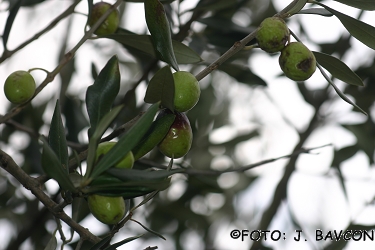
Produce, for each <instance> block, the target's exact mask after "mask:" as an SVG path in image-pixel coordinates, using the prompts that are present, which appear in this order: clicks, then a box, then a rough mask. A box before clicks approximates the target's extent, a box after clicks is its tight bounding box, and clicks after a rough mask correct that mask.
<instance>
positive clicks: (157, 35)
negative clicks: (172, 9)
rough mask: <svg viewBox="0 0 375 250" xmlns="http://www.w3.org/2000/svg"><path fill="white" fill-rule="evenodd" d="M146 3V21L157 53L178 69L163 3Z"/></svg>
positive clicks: (160, 57) (153, 0)
mask: <svg viewBox="0 0 375 250" xmlns="http://www.w3.org/2000/svg"><path fill="white" fill-rule="evenodd" d="M144 5H145V16H146V23H147V27H148V30H149V31H150V33H151V38H152V42H153V45H154V49H155V51H156V55H157V56H158V57H159V59H161V60H162V61H165V62H167V63H168V64H170V65H171V66H172V67H173V68H174V69H175V70H176V71H178V70H179V69H178V64H177V60H176V57H175V54H174V51H173V47H172V37H171V31H170V27H169V22H168V18H167V15H166V14H165V10H164V7H163V4H162V3H160V1H159V0H146V1H145V4H144Z"/></svg>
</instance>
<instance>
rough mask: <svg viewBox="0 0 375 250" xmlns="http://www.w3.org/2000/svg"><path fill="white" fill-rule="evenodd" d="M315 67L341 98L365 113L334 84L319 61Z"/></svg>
mask: <svg viewBox="0 0 375 250" xmlns="http://www.w3.org/2000/svg"><path fill="white" fill-rule="evenodd" d="M317 67H318V69H319V70H320V72H321V73H322V75H323V76H324V78H325V79H326V80H327V81H328V82H329V84H331V86H332V87H333V88H334V89H335V91H336V93H337V94H338V95H339V96H340V97H341V99H343V100H344V101H346V102H347V103H349V104H351V105H352V106H354V107H356V108H357V109H358V110H359V111H361V112H362V113H363V114H365V115H367V113H366V112H365V111H364V110H363V109H361V108H360V107H359V106H358V105H357V104H355V103H354V102H353V101H352V100H350V99H349V98H348V97H347V96H346V95H345V94H344V93H343V92H342V91H341V90H340V89H339V88H338V87H337V86H336V84H334V83H333V82H332V81H331V79H330V78H329V77H328V75H327V74H326V73H325V72H324V70H323V67H322V66H320V64H319V63H317Z"/></svg>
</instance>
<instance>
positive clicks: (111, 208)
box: [87, 141, 134, 225]
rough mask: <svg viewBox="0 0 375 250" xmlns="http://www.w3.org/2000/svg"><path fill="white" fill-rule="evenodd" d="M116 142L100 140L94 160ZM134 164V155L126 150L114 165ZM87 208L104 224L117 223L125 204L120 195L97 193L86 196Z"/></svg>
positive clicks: (122, 216)
mask: <svg viewBox="0 0 375 250" xmlns="http://www.w3.org/2000/svg"><path fill="white" fill-rule="evenodd" d="M115 145H116V142H112V141H110V142H102V143H100V144H99V145H98V148H97V150H96V158H95V161H96V162H98V161H99V160H100V159H101V158H102V157H103V156H104V155H105V154H106V153H108V151H109V150H111V148H112V147H113V146H115ZM133 164H134V156H133V153H132V152H131V151H130V152H128V153H127V154H126V155H125V156H124V157H123V158H122V159H121V160H120V161H119V162H118V163H117V164H116V165H115V166H114V167H115V168H124V169H131V168H132V167H133ZM87 202H88V205H89V209H90V211H91V213H92V215H94V217H95V218H96V219H98V220H99V221H101V222H102V223H105V224H109V225H112V224H117V223H119V222H120V221H121V220H122V219H123V218H124V216H125V211H126V206H125V201H124V199H123V198H122V197H121V196H118V197H110V196H103V195H98V194H93V195H89V196H88V197H87Z"/></svg>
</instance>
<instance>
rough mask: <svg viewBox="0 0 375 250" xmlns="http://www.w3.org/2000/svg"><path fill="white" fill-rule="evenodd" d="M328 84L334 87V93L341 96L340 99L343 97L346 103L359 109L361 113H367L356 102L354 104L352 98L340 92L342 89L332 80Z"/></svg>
mask: <svg viewBox="0 0 375 250" xmlns="http://www.w3.org/2000/svg"><path fill="white" fill-rule="evenodd" d="M330 84H331V85H332V87H333V88H334V89H335V91H336V93H337V94H338V95H339V96H340V97H341V99H343V100H344V101H346V102H347V103H349V104H351V105H353V106H354V107H356V108H357V109H359V110H360V111H361V112H362V113H363V114H365V115H367V113H366V112H365V111H364V110H363V109H361V108H360V107H359V106H358V105H357V104H355V103H354V102H353V101H352V100H350V99H349V98H348V97H347V96H346V95H345V94H344V93H342V91H341V90H340V89H339V88H338V87H337V86H336V85H335V84H334V83H333V82H330Z"/></svg>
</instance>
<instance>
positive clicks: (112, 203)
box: [87, 194, 125, 225]
mask: <svg viewBox="0 0 375 250" xmlns="http://www.w3.org/2000/svg"><path fill="white" fill-rule="evenodd" d="M87 202H88V205H89V208H90V211H91V213H92V214H93V215H94V216H95V218H96V219H98V220H99V221H101V222H103V223H105V224H108V225H113V224H117V223H119V222H120V221H121V220H122V218H124V216H125V201H124V199H123V198H122V197H121V196H119V197H109V196H102V195H97V194H93V195H89V196H88V198H87Z"/></svg>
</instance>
